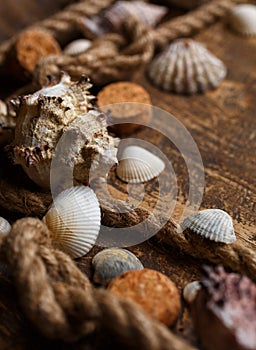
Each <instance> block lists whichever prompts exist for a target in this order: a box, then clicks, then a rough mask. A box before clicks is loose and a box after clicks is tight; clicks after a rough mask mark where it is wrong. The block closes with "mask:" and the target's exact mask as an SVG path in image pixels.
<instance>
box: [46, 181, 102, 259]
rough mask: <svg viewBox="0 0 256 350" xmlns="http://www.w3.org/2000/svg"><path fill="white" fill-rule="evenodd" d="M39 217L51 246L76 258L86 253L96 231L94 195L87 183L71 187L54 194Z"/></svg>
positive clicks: (97, 221)
mask: <svg viewBox="0 0 256 350" xmlns="http://www.w3.org/2000/svg"><path fill="white" fill-rule="evenodd" d="M43 221H44V222H45V224H46V225H47V227H48V228H49V230H50V231H51V233H52V242H53V246H54V247H55V248H57V249H60V250H62V251H63V252H65V253H66V254H68V255H70V256H71V257H72V258H79V257H81V256H83V255H85V254H86V253H88V251H89V250H90V249H91V248H92V247H93V245H94V244H95V242H96V240H97V237H98V234H99V230H100V221H101V214H100V207H99V203H98V199H97V197H96V195H95V193H94V192H93V190H92V189H90V188H89V187H85V186H77V187H71V188H69V189H67V190H65V191H63V192H61V193H60V194H59V195H58V196H57V197H56V198H55V201H54V203H53V204H52V206H51V207H50V209H49V210H48V212H47V213H46V215H45V216H44V218H43Z"/></svg>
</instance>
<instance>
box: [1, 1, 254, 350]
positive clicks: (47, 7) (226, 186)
mask: <svg viewBox="0 0 256 350" xmlns="http://www.w3.org/2000/svg"><path fill="white" fill-rule="evenodd" d="M67 3H68V1H64V0H55V1H48V0H40V1H32V0H23V1H22V5H21V4H20V3H19V1H18V0H11V1H8V2H3V1H1V2H0V13H1V21H0V39H1V40H3V39H5V38H8V37H10V36H11V35H12V34H13V33H15V32H16V31H17V30H18V29H20V28H21V27H22V26H24V25H26V24H28V23H31V18H33V19H36V18H38V19H39V18H43V17H45V16H48V15H49V14H50V13H53V12H54V11H55V10H56V9H58V8H62V7H63V6H64V5H66V4H67ZM196 39H197V40H199V41H201V42H203V43H205V44H206V45H207V48H208V49H209V50H210V51H212V52H213V53H215V54H216V55H217V57H219V58H220V59H222V60H223V61H224V62H225V64H226V66H227V67H228V76H227V78H226V79H225V81H224V82H223V83H222V84H221V85H220V87H219V88H218V89H216V90H214V91H210V92H207V93H206V94H204V95H196V96H190V97H188V96H185V97H184V96H180V95H175V94H170V93H165V92H162V91H160V90H158V89H156V88H155V87H153V86H152V85H151V84H150V83H149V81H148V80H147V78H146V77H145V74H144V72H143V71H140V72H138V73H137V74H136V75H135V76H134V78H133V81H136V82H138V83H140V84H142V85H143V86H144V87H145V88H146V89H147V90H148V91H149V92H150V95H151V98H152V101H153V105H155V106H158V107H161V108H162V109H164V110H166V111H168V112H170V113H172V114H173V115H174V116H175V117H176V118H177V119H179V120H180V121H181V122H182V123H183V124H184V125H185V126H186V128H187V129H188V130H189V131H190V133H191V135H192V136H193V138H194V140H195V142H196V143H197V145H198V148H199V150H200V152H201V156H202V159H203V164H204V168H205V176H206V180H205V193H204V198H203V202H202V206H201V207H202V208H220V209H224V210H226V211H227V212H228V213H229V214H230V215H231V216H232V217H233V219H234V226H235V231H236V234H237V236H238V238H239V240H241V242H242V243H243V244H244V245H248V246H250V247H253V248H255V240H256V230H255V221H256V215H255V214H256V207H255V203H256V201H255V197H256V190H255V185H256V177H255V170H256V166H255V154H256V141H255V140H256V61H255V58H256V38H246V39H245V38H241V37H239V36H237V35H235V34H233V33H232V32H230V31H229V30H228V29H227V28H226V26H225V24H224V23H223V22H219V23H217V24H215V25H213V26H211V27H209V28H207V29H206V30H204V31H203V32H201V33H200V34H199V35H197V37H196ZM1 91H4V81H1ZM135 136H136V137H138V138H142V139H145V140H148V141H150V142H152V143H154V144H155V145H156V146H157V147H159V148H160V149H161V150H162V151H163V152H164V153H165V154H166V156H167V157H168V159H169V160H170V161H171V163H172V166H173V167H174V170H175V174H176V176H177V178H178V187H179V195H178V198H179V203H178V207H180V208H181V207H182V206H183V205H184V202H185V199H186V198H187V190H188V178H187V170H186V166H185V163H184V161H183V159H182V156H181V155H180V154H179V152H178V150H177V149H175V148H174V147H172V145H170V143H169V142H168V141H167V140H166V139H165V138H164V137H162V136H161V135H159V134H158V133H156V132H154V131H149V130H142V131H140V132H139V133H137V134H136V135H135ZM3 167H4V166H2V165H1V168H2V170H3ZM109 186H110V190H111V191H112V193H114V195H115V196H117V197H118V198H125V196H126V194H125V192H126V190H127V189H126V187H125V186H124V185H123V184H122V183H121V182H120V181H118V180H115V181H113V179H110V185H109ZM147 190H148V193H147V195H146V196H145V199H144V202H145V203H144V204H145V205H146V206H149V207H151V206H152V203H153V202H154V200H153V198H154V196H155V194H156V193H157V184H156V183H155V182H154V181H153V182H151V183H150V185H149V186H148V187H147ZM149 190H150V191H149ZM0 209H1V208H0ZM1 213H3V211H1ZM4 214H5V215H6V213H4ZM8 214H10V213H8ZM10 217H12V218H15V217H13V215H11V214H10ZM97 250H98V248H97V247H95V248H94V249H93V250H92V251H91V252H90V254H89V255H88V256H87V257H85V258H83V259H80V260H79V261H78V265H79V266H80V268H81V269H82V270H83V271H85V273H87V274H89V275H90V274H91V268H90V260H91V256H93V255H94V254H95V252H96V251H97ZM131 250H132V251H133V252H135V254H136V255H137V256H138V257H139V258H140V259H141V261H142V262H143V264H144V266H145V267H149V268H154V269H156V270H159V271H161V272H163V273H165V274H167V275H168V276H169V277H171V278H172V279H173V280H174V281H175V282H176V283H177V285H178V287H179V289H180V291H181V289H182V287H183V286H184V285H185V283H186V282H188V281H191V280H193V279H196V278H199V277H200V276H201V265H202V263H205V261H199V260H195V259H193V258H191V257H189V256H186V255H183V254H182V253H181V252H177V251H173V250H172V249H171V247H166V246H161V245H160V244H159V243H157V242H156V241H155V240H154V239H152V240H150V241H148V242H145V243H143V244H141V245H139V246H136V247H132V248H131ZM174 331H175V332H177V333H178V334H180V335H181V336H183V337H185V338H186V339H188V340H189V341H190V342H192V343H194V344H196V341H195V337H194V334H193V331H192V329H191V323H190V320H189V316H188V313H187V311H186V309H184V306H183V310H182V312H181V316H180V319H179V320H178V322H177V325H176V327H175V329H174ZM98 344H99V342H97V341H95V339H89V340H88V347H87V346H86V347H84V346H83V347H82V346H81V345H79V344H75V345H74V346H72V347H71V346H70V345H68V346H65V345H64V344H61V343H55V342H54V343H53V342H50V341H48V340H46V339H43V338H42V337H41V336H40V335H39V334H38V333H37V332H36V330H34V329H33V327H32V326H31V325H30V324H29V322H28V321H27V320H26V319H25V317H24V316H23V314H22V312H21V310H20V308H19V306H18V302H17V295H16V292H15V289H14V287H13V285H12V281H11V277H10V276H9V274H8V268H7V267H6V266H3V265H1V269H0V349H11V348H15V349H28V348H29V349H30V348H31V349H45V348H46V347H48V348H56V346H58V347H59V348H63V349H65V348H69V349H71V348H76V349H80V348H83V349H85V348H86V349H97V348H100V347H99V346H98ZM110 345H111V344H110ZM112 345H113V344H112Z"/></svg>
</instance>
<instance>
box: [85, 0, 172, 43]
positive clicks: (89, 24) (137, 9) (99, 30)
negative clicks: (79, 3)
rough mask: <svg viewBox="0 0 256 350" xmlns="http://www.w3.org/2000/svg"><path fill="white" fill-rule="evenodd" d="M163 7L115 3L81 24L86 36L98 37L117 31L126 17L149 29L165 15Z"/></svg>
mask: <svg viewBox="0 0 256 350" xmlns="http://www.w3.org/2000/svg"><path fill="white" fill-rule="evenodd" d="M167 12H168V9H167V8H166V7H164V6H158V5H154V4H148V3H145V2H143V1H117V2H116V3H115V4H114V5H113V6H111V7H110V8H109V9H107V10H106V11H104V12H103V13H102V14H101V15H99V16H94V17H92V18H91V19H89V18H86V19H84V20H83V22H82V23H81V27H82V29H84V31H85V32H86V34H87V35H89V36H90V35H91V36H100V35H102V34H104V33H108V32H110V31H118V30H119V29H120V27H121V25H122V22H123V21H125V20H126V19H127V17H130V16H131V17H136V18H138V19H139V20H140V21H141V22H143V23H144V24H146V25H147V26H149V27H155V26H156V25H157V23H158V22H160V20H161V19H162V18H163V17H164V16H165V15H166V14H167Z"/></svg>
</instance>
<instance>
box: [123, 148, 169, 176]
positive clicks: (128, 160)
mask: <svg viewBox="0 0 256 350" xmlns="http://www.w3.org/2000/svg"><path fill="white" fill-rule="evenodd" d="M164 168H165V164H164V162H163V161H162V159H160V158H158V157H157V156H155V155H154V154H152V153H150V152H149V151H147V150H146V149H144V148H141V147H138V146H128V147H126V148H125V149H124V150H123V153H122V155H121V157H120V162H119V164H118V165H117V168H116V174H117V176H118V177H119V179H121V180H122V181H124V182H128V183H141V182H145V181H149V180H152V179H153V178H154V177H157V176H158V175H159V174H160V173H161V172H162V171H163V170H164Z"/></svg>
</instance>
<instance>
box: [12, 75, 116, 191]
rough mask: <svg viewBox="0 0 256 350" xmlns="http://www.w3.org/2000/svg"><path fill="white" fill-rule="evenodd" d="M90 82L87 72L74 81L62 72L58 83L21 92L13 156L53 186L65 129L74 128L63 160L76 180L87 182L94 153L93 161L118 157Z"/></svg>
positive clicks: (39, 180) (35, 178)
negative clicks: (53, 165)
mask: <svg viewBox="0 0 256 350" xmlns="http://www.w3.org/2000/svg"><path fill="white" fill-rule="evenodd" d="M91 86H92V85H91V84H90V83H89V81H88V79H87V78H84V77H82V78H81V80H80V81H79V82H71V81H70V77H69V76H68V75H67V74H64V75H63V76H62V78H61V80H60V82H59V83H57V84H54V85H50V86H47V87H45V88H43V89H42V90H39V91H37V92H35V93H34V94H33V95H28V96H25V97H23V98H22V101H21V104H20V107H19V110H18V118H17V126H16V129H15V139H14V142H13V145H12V153H13V159H14V161H15V163H16V164H20V165H21V166H22V167H23V170H24V171H25V172H26V173H27V175H28V176H29V177H30V178H31V179H32V180H33V181H34V182H35V183H36V184H38V185H39V186H41V187H43V188H45V189H49V188H50V168H51V162H52V159H53V158H54V155H55V150H56V146H57V144H58V142H59V140H60V138H61V136H62V135H63V134H64V133H66V132H70V133H72V132H73V136H72V137H73V138H70V145H69V149H67V150H66V154H65V156H63V163H65V166H67V165H68V166H69V167H73V169H74V180H75V184H86V183H88V182H89V171H90V168H91V162H92V159H94V161H95V162H94V163H95V167H96V165H97V164H98V165H102V164H105V163H107V164H110V165H111V166H112V165H113V163H116V162H117V159H116V153H117V147H116V144H117V142H116V140H115V139H114V138H113V137H111V136H109V134H108V131H107V122H106V117H105V116H104V114H103V113H101V112H99V111H98V110H96V109H93V105H92V100H93V99H94V97H93V96H92V95H91V94H90V92H89V88H90V87H91ZM71 145H72V147H71ZM67 148H68V147H67Z"/></svg>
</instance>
